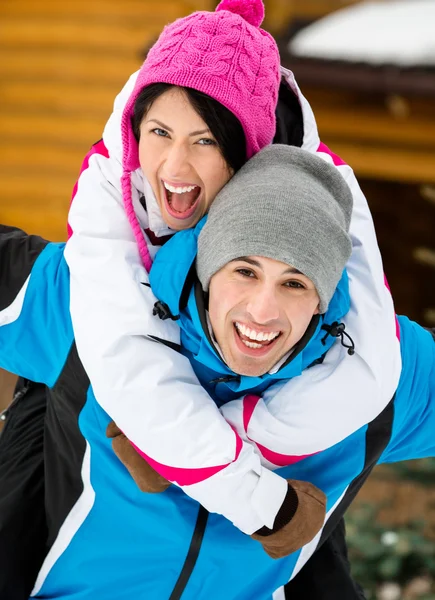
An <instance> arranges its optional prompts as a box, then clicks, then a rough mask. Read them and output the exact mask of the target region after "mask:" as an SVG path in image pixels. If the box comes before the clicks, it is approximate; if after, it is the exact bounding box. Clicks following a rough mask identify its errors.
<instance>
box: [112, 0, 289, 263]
mask: <svg viewBox="0 0 435 600" xmlns="http://www.w3.org/2000/svg"><path fill="white" fill-rule="evenodd" d="M263 18H264V5H263V2H262V0H222V2H221V3H220V4H219V5H218V7H217V8H216V11H215V12H205V11H201V12H195V13H193V14H191V15H189V16H187V17H184V18H182V19H178V20H177V21H175V22H174V23H171V24H170V25H168V26H167V27H165V28H164V30H163V32H162V33H161V35H160V37H159V39H158V40H157V42H156V43H155V45H154V46H153V47H152V48H151V50H150V51H149V53H148V56H147V58H146V60H145V62H144V64H143V65H142V68H141V70H140V71H139V74H138V77H137V80H136V84H135V87H134V90H133V92H132V94H131V96H130V98H129V100H128V102H127V104H126V106H125V108H124V112H123V116H122V121H121V133H122V144H123V170H124V173H123V176H122V189H123V195H124V205H125V208H126V211H127V215H128V217H129V220H130V223H131V224H132V226H133V230H134V233H135V236H136V239H137V241H138V244H139V250H140V252H141V256H142V259H143V260H144V264H145V267H146V268H147V269H148V270H149V269H150V267H151V259H150V257H149V253H148V249H147V248H146V243H145V240H144V238H143V235H142V232H141V230H140V226H139V223H138V221H137V219H136V216H135V214H134V211H133V206H132V200H131V182H130V175H129V174H130V173H131V172H132V171H135V170H136V169H138V168H139V167H140V164H139V149H138V143H137V141H136V138H135V136H134V134H133V129H132V125H131V119H132V116H133V109H134V104H135V102H136V99H137V97H138V95H139V94H140V92H141V91H142V89H143V88H144V87H146V86H148V85H150V84H152V83H169V84H171V85H177V86H184V87H190V88H193V89H195V90H198V91H200V92H203V93H204V94H207V95H209V96H211V97H212V98H214V99H215V100H217V101H218V102H220V103H221V104H223V105H224V106H225V107H226V108H228V109H229V110H230V111H231V112H232V113H233V114H234V115H235V116H236V117H237V118H238V119H239V121H240V123H241V125H242V127H243V130H244V132H245V137H246V152H247V158H250V157H251V156H253V155H254V154H255V153H257V152H258V151H259V150H261V148H263V147H264V146H267V145H268V144H270V143H271V142H272V140H273V137H274V135H275V128H276V121H275V108H276V104H277V100H278V89H279V82H280V69H279V65H280V58H279V52H278V47H277V45H276V42H275V40H274V39H273V38H272V36H271V35H270V34H269V33H267V32H266V31H264V30H263V29H260V25H261V23H262V21H263Z"/></svg>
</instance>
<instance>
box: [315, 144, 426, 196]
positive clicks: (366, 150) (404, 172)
mask: <svg viewBox="0 0 435 600" xmlns="http://www.w3.org/2000/svg"><path fill="white" fill-rule="evenodd" d="M322 139H323V140H324V142H325V143H326V144H327V145H328V146H329V147H330V148H331V149H332V151H333V152H335V153H336V154H338V155H339V156H341V158H343V160H345V161H346V162H347V163H348V164H349V165H350V166H351V167H352V168H353V169H354V171H355V173H356V175H357V176H358V177H367V178H370V179H381V180H387V181H401V182H404V183H418V184H421V183H435V149H434V150H433V151H432V152H426V151H423V150H415V149H409V148H398V147H395V146H381V147H379V146H377V145H375V146H373V145H369V144H367V145H362V144H360V143H355V142H354V143H352V142H349V141H347V140H343V139H340V138H339V137H337V135H335V136H334V135H331V136H327V137H324V138H322Z"/></svg>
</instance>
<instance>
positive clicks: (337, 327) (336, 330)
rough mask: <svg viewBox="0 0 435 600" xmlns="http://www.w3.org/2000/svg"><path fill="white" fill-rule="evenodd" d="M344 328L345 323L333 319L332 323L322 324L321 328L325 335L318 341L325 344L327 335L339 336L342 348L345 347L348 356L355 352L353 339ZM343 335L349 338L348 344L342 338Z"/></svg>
mask: <svg viewBox="0 0 435 600" xmlns="http://www.w3.org/2000/svg"><path fill="white" fill-rule="evenodd" d="M345 328H346V326H345V324H344V323H338V321H334V323H332V325H327V324H324V325H322V327H321V329H323V330H324V331H326V335H325V336H324V337H323V338H322V339H321V340H320V341H321V342H322V344H323V345H325V344H326V339H327V337H328V335H331V336H332V337H339V338H340V343H341V345H342V346H343V347H344V348H347V353H348V354H349V355H350V356H352V354H355V344H354V342H353V339H352V338H351V337H350V335H349V334H348V333H346V331H345ZM345 336H346V338H347V339H348V340H349V342H350V343H349V344H346V343H345V340H344V337H345Z"/></svg>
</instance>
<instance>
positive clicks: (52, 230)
mask: <svg viewBox="0 0 435 600" xmlns="http://www.w3.org/2000/svg"><path fill="white" fill-rule="evenodd" d="M67 215H68V210H67V209H65V210H60V209H58V210H55V209H47V208H46V209H44V210H30V209H28V210H22V209H21V208H19V207H15V208H14V207H6V208H3V206H2V204H1V202H0V223H2V224H4V225H11V226H13V227H19V228H20V229H23V230H24V231H26V232H27V233H30V234H35V235H40V236H41V237H43V238H45V239H47V240H50V241H53V242H64V241H66V238H67V232H66V222H67Z"/></svg>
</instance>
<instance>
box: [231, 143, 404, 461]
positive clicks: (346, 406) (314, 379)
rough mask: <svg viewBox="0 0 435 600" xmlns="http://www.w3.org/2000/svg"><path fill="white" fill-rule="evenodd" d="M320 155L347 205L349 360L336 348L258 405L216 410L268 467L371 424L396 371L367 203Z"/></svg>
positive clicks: (387, 298) (393, 324) (390, 317)
mask: <svg viewBox="0 0 435 600" xmlns="http://www.w3.org/2000/svg"><path fill="white" fill-rule="evenodd" d="M321 148H322V152H320V153H319V155H320V156H322V158H324V159H325V160H327V161H328V162H331V163H332V164H335V165H336V166H337V168H338V169H339V170H340V171H341V173H342V175H343V177H344V178H345V179H346V181H347V183H348V185H349V186H350V188H351V190H352V193H353V198H354V206H353V212H352V219H351V225H350V234H351V238H352V255H351V257H350V259H349V261H348V263H347V265H346V268H347V272H348V275H349V291H350V297H351V306H350V310H349V312H348V314H347V315H346V316H345V318H344V319H342V321H343V322H344V323H345V325H346V331H348V332H349V334H350V335H351V337H352V339H353V341H354V343H355V354H354V355H353V356H349V355H348V354H347V352H346V350H345V348H343V347H342V346H341V345H340V344H339V343H338V342H336V343H335V344H334V345H333V346H332V348H331V349H330V350H329V352H328V353H327V355H326V358H325V360H324V362H323V363H322V364H320V365H317V366H314V367H312V368H310V369H307V370H306V371H304V373H303V374H302V375H301V376H299V377H295V378H294V379H292V380H290V381H288V382H287V383H286V384H285V385H283V384H280V385H275V386H273V387H272V388H270V389H269V390H268V391H267V392H266V393H265V394H263V398H259V399H254V398H253V397H248V399H246V398H244V399H243V400H242V401H235V402H230V403H229V404H227V405H225V406H224V407H222V408H221V411H222V413H223V415H224V416H225V418H226V419H227V420H228V421H229V422H230V423H231V424H232V425H233V427H234V428H235V429H236V430H237V431H238V432H239V434H240V435H241V436H246V437H247V439H249V440H251V441H252V442H254V443H255V444H256V446H257V448H258V450H259V452H260V453H261V455H262V457H263V462H264V464H266V465H269V466H271V465H273V464H274V465H283V464H291V463H292V462H293V461H295V460H298V457H303V456H306V455H310V454H313V453H316V452H319V451H321V450H324V449H326V448H330V447H331V446H333V445H334V444H337V443H338V442H340V441H341V440H343V439H344V438H346V437H347V436H348V435H350V434H351V433H353V432H354V431H356V430H357V429H359V428H360V427H362V426H363V425H365V424H366V423H369V422H370V421H372V420H373V419H374V418H375V417H376V416H377V415H378V414H379V413H381V412H382V410H383V409H384V408H385V406H386V405H387V404H388V403H389V402H390V400H391V399H392V398H393V396H394V393H395V391H396V388H397V385H398V382H399V378H400V374H401V368H402V359H401V351H400V341H399V328H398V323H397V319H396V316H395V312H394V305H393V301H392V298H391V294H390V291H389V289H388V286H387V284H386V279H385V276H384V272H383V268H382V260H381V256H380V252H379V248H378V244H377V240H376V234H375V230H374V225H373V221H372V217H371V214H370V210H369V207H368V205H367V201H366V199H365V197H364V195H363V193H362V192H361V190H360V188H359V185H358V183H357V181H356V179H355V176H354V175H353V171H352V169H351V168H350V167H349V166H348V165H345V164H344V163H343V162H342V161H341V160H340V159H339V157H337V156H336V155H333V154H332V153H330V151H329V149H328V148H327V147H326V146H324V145H323V144H322V145H321ZM286 461H287V462H286Z"/></svg>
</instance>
